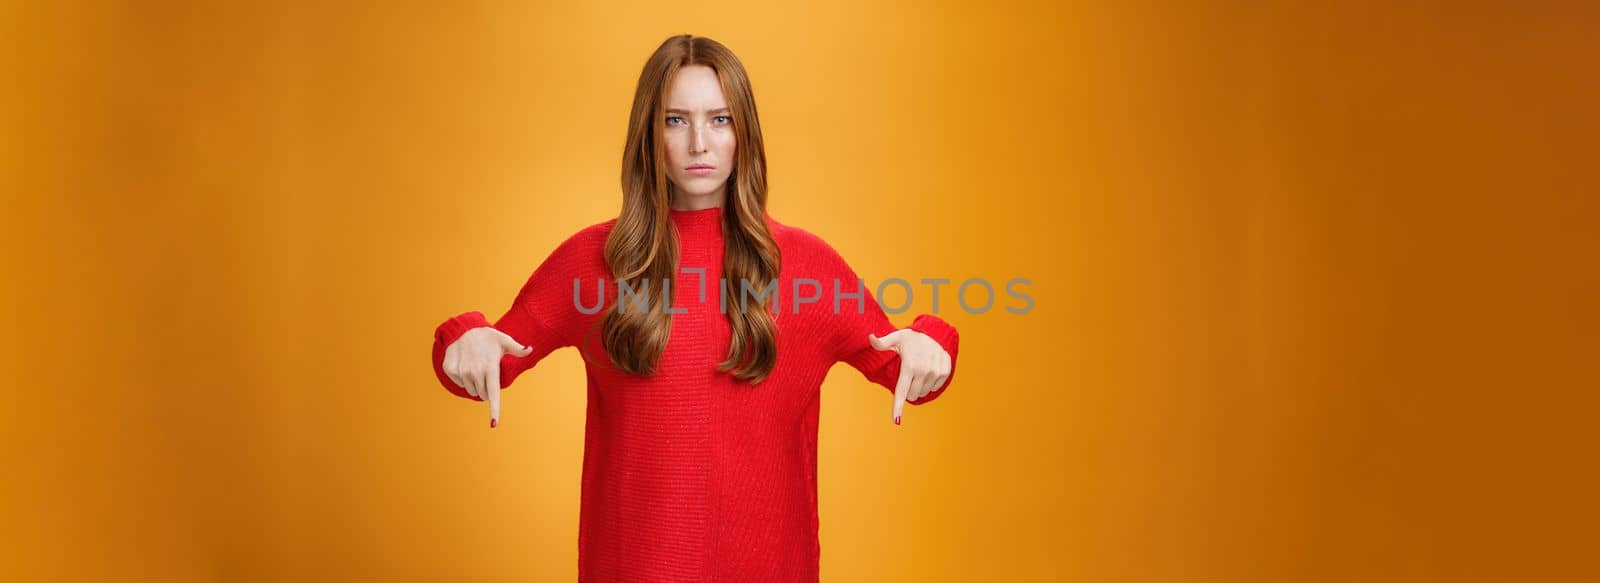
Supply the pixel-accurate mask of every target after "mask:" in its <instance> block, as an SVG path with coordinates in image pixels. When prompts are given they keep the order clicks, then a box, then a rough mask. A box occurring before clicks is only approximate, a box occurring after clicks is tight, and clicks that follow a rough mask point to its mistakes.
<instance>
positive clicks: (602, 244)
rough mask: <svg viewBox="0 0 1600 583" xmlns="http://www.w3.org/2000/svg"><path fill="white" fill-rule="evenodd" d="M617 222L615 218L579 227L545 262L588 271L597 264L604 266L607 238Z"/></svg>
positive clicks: (557, 246)
mask: <svg viewBox="0 0 1600 583" xmlns="http://www.w3.org/2000/svg"><path fill="white" fill-rule="evenodd" d="M616 223H617V220H616V219H615V218H613V219H607V220H605V221H601V222H598V223H594V224H592V225H589V226H587V227H584V228H582V229H578V230H577V231H576V232H574V233H572V234H571V235H569V236H567V238H566V239H565V240H563V241H562V242H561V243H560V244H559V245H556V248H555V249H554V250H552V251H551V252H550V255H549V256H548V257H546V258H545V261H544V263H545V264H546V265H552V266H557V265H558V266H562V267H564V268H571V269H579V270H586V271H592V270H593V269H594V268H595V267H596V266H597V265H598V266H600V267H604V266H605V250H606V238H608V237H610V236H611V229H612V227H614V226H616Z"/></svg>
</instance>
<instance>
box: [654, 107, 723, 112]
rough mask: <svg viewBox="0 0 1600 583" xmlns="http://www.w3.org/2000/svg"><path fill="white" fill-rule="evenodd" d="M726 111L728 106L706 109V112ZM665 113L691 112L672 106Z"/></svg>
mask: <svg viewBox="0 0 1600 583" xmlns="http://www.w3.org/2000/svg"><path fill="white" fill-rule="evenodd" d="M728 111H729V110H728V108H726V107H723V108H720V109H713V110H711V111H708V112H706V113H728ZM667 113H691V112H690V111H688V110H685V109H677V108H673V109H668V110H667Z"/></svg>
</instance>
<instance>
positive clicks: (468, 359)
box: [444, 326, 533, 427]
mask: <svg viewBox="0 0 1600 583" xmlns="http://www.w3.org/2000/svg"><path fill="white" fill-rule="evenodd" d="M532 352H533V349H532V348H529V347H527V346H523V345H522V344H521V343H518V342H517V341H516V340H513V339H512V338H511V336H510V335H508V334H506V333H505V332H501V331H499V330H496V329H494V328H492V327H488V326H484V327H479V328H473V329H471V330H468V331H466V333H464V334H462V335H461V337H460V338H457V339H456V341H455V342H454V343H452V344H450V346H449V348H446V349H445V351H444V373H445V374H446V375H449V376H450V380H452V381H455V383H456V384H457V385H461V388H463V389H466V390H467V394H469V395H472V396H473V397H476V398H478V399H479V400H486V401H488V402H489V427H496V426H498V425H499V424H500V359H501V358H502V357H504V356H505V355H507V354H509V355H512V356H527V355H529V354H531V353H532Z"/></svg>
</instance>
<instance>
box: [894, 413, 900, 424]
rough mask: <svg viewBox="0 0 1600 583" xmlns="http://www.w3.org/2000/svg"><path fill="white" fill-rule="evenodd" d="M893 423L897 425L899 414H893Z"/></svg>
mask: <svg viewBox="0 0 1600 583" xmlns="http://www.w3.org/2000/svg"><path fill="white" fill-rule="evenodd" d="M894 424H895V425H899V424H900V416H899V415H895V416H894Z"/></svg>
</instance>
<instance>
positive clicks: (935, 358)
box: [867, 328, 950, 425]
mask: <svg viewBox="0 0 1600 583" xmlns="http://www.w3.org/2000/svg"><path fill="white" fill-rule="evenodd" d="M867 342H870V343H872V347H873V348H876V349H878V350H893V351H895V352H898V353H900V379H899V380H898V381H896V382H895V385H894V424H895V425H899V424H900V415H901V414H902V413H903V412H904V411H905V408H906V401H913V402H915V401H916V400H917V399H921V398H923V397H925V396H927V395H928V393H931V392H933V391H935V390H937V389H939V388H940V387H943V386H944V381H945V380H946V379H949V378H950V353H948V352H945V351H944V347H943V346H939V343H938V342H937V341H935V340H934V339H933V338H930V337H928V335H927V334H923V333H921V332H918V331H916V330H912V329H910V328H902V329H900V330H895V331H894V332H890V333H888V334H885V335H883V337H881V338H880V337H878V336H877V335H875V334H868V335H867Z"/></svg>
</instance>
